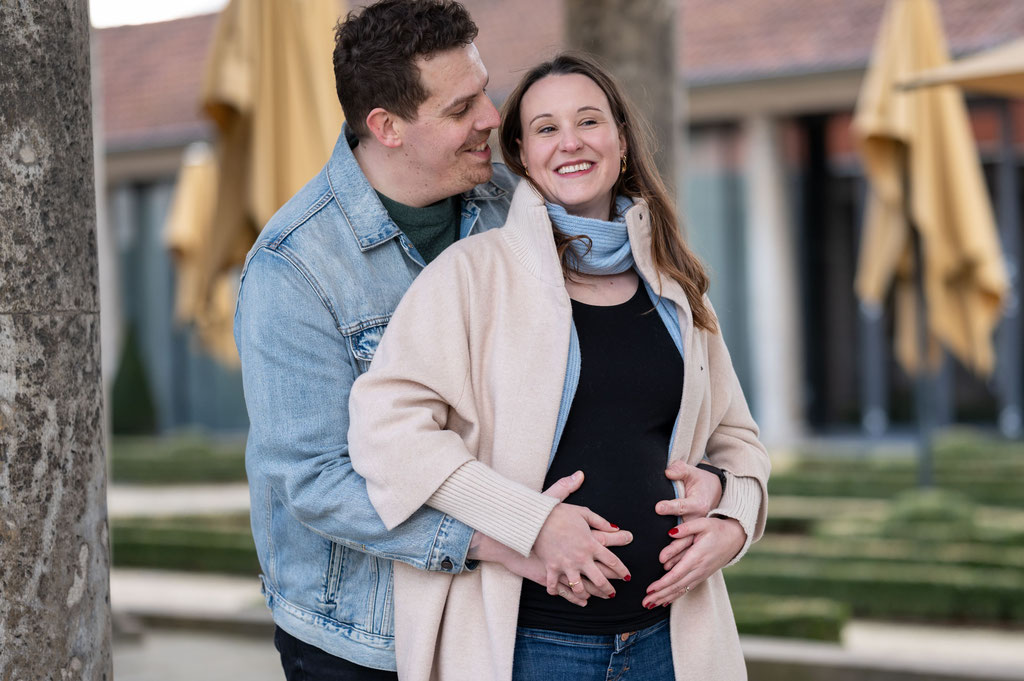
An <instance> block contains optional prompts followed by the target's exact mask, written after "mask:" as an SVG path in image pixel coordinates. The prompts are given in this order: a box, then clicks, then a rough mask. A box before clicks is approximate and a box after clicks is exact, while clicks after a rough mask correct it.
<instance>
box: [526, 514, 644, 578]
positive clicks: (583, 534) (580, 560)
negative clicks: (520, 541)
mask: <svg viewBox="0 0 1024 681" xmlns="http://www.w3.org/2000/svg"><path fill="white" fill-rule="evenodd" d="M592 530H597V531H598V532H604V533H614V532H616V531H618V530H619V528H618V527H616V526H615V525H612V524H611V523H609V522H608V521H607V520H605V519H604V518H602V517H601V516H599V515H597V514H596V513H594V512H593V511H591V510H590V509H588V508H586V507H583V506H575V505H573V504H566V503H561V504H559V505H558V506H555V508H554V509H552V511H551V514H550V515H548V518H547V520H546V521H545V523H544V525H543V527H541V530H540V534H538V535H537V539H536V541H535V542H534V544H533V553H534V555H536V556H537V558H539V559H540V561H541V562H542V563H543V565H544V568H545V572H546V578H545V583H546V585H547V590H548V593H549V594H551V595H552V596H555V595H558V589H559V581H560V579H561V578H562V577H563V576H564V578H565V583H566V584H567V585H568V586H570V587H571V588H572V591H573V593H575V594H576V595H577V596H580V597H582V596H583V595H584V594H585V593H586V587H584V585H583V578H586V579H589V580H590V582H591V583H592V584H593V585H594V587H596V588H597V590H598V592H599V593H601V594H603V595H604V596H610V595H611V594H613V593H615V588H614V587H613V586H612V585H611V583H610V582H609V581H608V578H607V577H606V576H605V574H604V572H603V571H602V570H601V566H602V565H603V566H605V567H607V568H608V569H610V570H611V572H612V573H613V575H614V576H615V577H618V578H619V579H624V580H626V581H629V570H628V569H627V568H626V566H625V565H623V563H622V561H621V560H619V559H618V558H617V557H616V555H615V554H614V553H612V552H611V551H609V550H608V548H607V547H606V546H605V543H606V542H603V541H601V540H599V539H598V538H596V537H595V535H594V533H593V532H592Z"/></svg>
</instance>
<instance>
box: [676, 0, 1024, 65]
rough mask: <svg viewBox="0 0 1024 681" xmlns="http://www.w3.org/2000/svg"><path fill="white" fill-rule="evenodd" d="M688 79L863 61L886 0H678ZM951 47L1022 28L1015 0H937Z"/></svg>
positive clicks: (1001, 37) (1023, 15)
mask: <svg viewBox="0 0 1024 681" xmlns="http://www.w3.org/2000/svg"><path fill="white" fill-rule="evenodd" d="M680 2H681V7H682V13H683V26H684V34H683V35H684V39H683V41H682V44H681V45H680V48H681V52H682V55H681V63H682V65H683V67H684V68H685V74H686V77H687V79H688V80H689V82H690V83H691V84H695V85H696V84H705V83H722V82H729V81H738V80H757V79H762V78H772V77H777V76H784V75H792V74H800V73H815V72H828V71H837V70H845V69H851V68H863V67H864V66H865V65H866V64H867V61H868V57H869V56H870V54H871V48H872V46H873V45H874V41H875V36H876V34H877V33H878V27H879V25H880V23H881V20H882V12H883V10H884V8H885V0H727V1H723V0H680ZM938 5H939V10H940V13H941V15H942V20H943V25H944V28H945V30H946V38H947V40H948V41H949V44H950V48H951V49H952V50H953V52H954V53H955V54H962V53H965V52H972V51H975V50H978V49H981V48H984V47H988V46H991V45H997V44H999V43H1002V42H1006V41H1008V40H1010V39H1012V38H1016V37H1019V36H1020V35H1021V34H1024V2H1021V1H1020V0H938Z"/></svg>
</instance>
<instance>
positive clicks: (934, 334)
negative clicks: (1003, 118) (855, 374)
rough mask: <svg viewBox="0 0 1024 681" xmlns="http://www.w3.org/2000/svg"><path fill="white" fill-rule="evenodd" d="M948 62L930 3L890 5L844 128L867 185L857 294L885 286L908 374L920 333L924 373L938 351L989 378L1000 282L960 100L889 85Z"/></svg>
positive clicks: (904, 0)
mask: <svg viewBox="0 0 1024 681" xmlns="http://www.w3.org/2000/svg"><path fill="white" fill-rule="evenodd" d="M948 61H949V53H948V50H947V48H946V41H945V38H944V36H943V33H942V27H941V24H940V20H939V14H938V11H937V9H936V7H935V4H934V2H933V0H890V2H889V4H888V5H887V6H886V10H885V15H884V18H883V22H882V28H881V31H880V34H879V37H878V40H877V42H876V43H875V48H874V51H873V53H872V57H871V64H870V67H869V69H868V72H867V74H866V75H865V79H864V84H863V86H862V88H861V92H860V96H859V98H858V100H857V109H856V114H855V117H854V122H853V129H854V133H855V137H856V138H857V140H858V143H859V147H860V150H861V153H862V155H863V159H864V167H865V171H866V173H867V176H868V180H869V182H870V196H869V199H868V210H867V213H866V221H865V228H864V238H863V240H862V243H861V250H860V255H859V262H858V268H857V278H856V282H855V287H856V292H857V295H858V296H859V297H860V298H861V299H862V300H863V301H865V302H866V303H869V304H880V303H881V301H882V300H883V298H884V296H885V294H886V293H887V291H888V290H889V288H890V287H893V288H894V289H895V291H894V294H895V302H896V311H895V313H896V319H895V322H896V346H897V357H898V359H899V360H900V363H901V364H902V365H903V367H904V368H905V369H906V370H907V371H908V372H910V373H916V372H917V371H919V370H920V369H921V368H923V366H924V364H923V363H922V359H923V358H922V356H921V355H922V345H923V344H922V343H921V342H919V338H920V337H921V336H924V335H926V336H927V339H928V349H929V353H928V354H929V359H930V362H929V363H930V364H931V366H932V367H935V365H936V364H937V361H938V358H939V356H940V353H939V352H938V346H939V345H941V346H944V347H945V348H947V349H948V350H949V351H950V352H951V353H952V354H953V355H954V356H956V357H957V358H958V359H959V360H960V361H961V362H962V363H963V364H964V365H966V366H967V367H969V368H971V369H972V370H974V371H976V372H977V373H980V374H988V373H990V372H991V371H992V368H993V365H994V352H993V348H992V332H993V330H994V328H995V326H996V324H997V323H998V321H999V317H1000V314H1001V307H1002V302H1003V297H1004V295H1005V292H1006V289H1007V275H1006V271H1005V267H1004V264H1003V257H1002V253H1001V251H1000V245H999V239H998V236H997V233H996V229H995V223H994V220H993V217H992V208H991V205H990V203H989V198H988V194H987V193H986V190H985V183H984V181H983V178H982V173H981V165H980V163H979V159H978V153H977V149H976V148H975V146H974V141H973V138H972V136H971V129H970V125H969V121H968V117H967V110H966V107H965V105H964V101H963V95H962V94H961V93H960V91H959V90H957V89H956V88H953V87H949V86H942V87H934V88H922V89H915V90H907V89H903V88H899V87H896V86H897V84H898V83H901V82H904V81H906V80H908V79H909V78H910V77H911V76H912V75H913V74H917V73H919V72H921V71H924V70H925V69H929V68H936V67H940V66H943V65H944V64H947V63H948ZM912 230H916V240H917V243H918V245H919V248H920V258H919V260H920V266H921V267H922V268H923V271H922V272H920V274H918V273H917V272H916V268H917V267H918V263H917V261H916V260H917V259H915V257H914V243H915V233H914V232H912ZM918 277H920V280H921V287H922V289H923V293H924V304H925V311H926V314H924V315H919V314H918V311H917V308H918V306H917V303H916V300H917V295H918V286H917V279H918ZM922 316H923V317H924V319H926V327H927V329H926V334H920V336H919V328H918V323H919V320H920V318H921V317H922Z"/></svg>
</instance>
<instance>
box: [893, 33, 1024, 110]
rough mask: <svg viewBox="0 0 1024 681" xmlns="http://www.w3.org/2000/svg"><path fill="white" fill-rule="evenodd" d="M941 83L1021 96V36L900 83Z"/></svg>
mask: <svg viewBox="0 0 1024 681" xmlns="http://www.w3.org/2000/svg"><path fill="white" fill-rule="evenodd" d="M942 84H949V85H959V86H960V87H963V88H966V89H968V90H978V91H979V92H987V93H989V94H995V95H1002V96H1004V97H1024V38H1018V39H1017V40H1014V41H1012V42H1009V43H1006V44H1005V45H1000V46H998V47H993V48H992V49H990V50H985V51H984V52H979V53H978V54H975V55H971V56H969V57H964V58H962V59H957V60H956V61H954V62H952V63H950V64H947V65H946V66H940V67H938V68H934V69H928V70H927V71H924V72H922V73H918V74H915V75H914V76H913V77H912V78H910V79H909V80H908V81H906V82H905V83H904V84H903V86H904V87H921V86H924V85H942Z"/></svg>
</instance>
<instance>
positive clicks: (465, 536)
mask: <svg viewBox="0 0 1024 681" xmlns="http://www.w3.org/2000/svg"><path fill="white" fill-rule="evenodd" d="M473 532H474V530H473V528H472V527H470V526H468V525H464V524H463V523H460V522H459V521H458V520H456V519H455V518H453V517H451V516H450V515H446V516H444V518H443V519H442V520H441V525H440V526H439V527H438V528H437V536H436V537H434V545H433V546H432V547H431V548H430V558H429V559H428V561H427V570H430V571H433V572H449V573H451V574H453V575H457V574H459V573H460V572H462V571H463V570H465V569H473V568H474V567H475V566H476V565H475V564H476V561H473V560H469V561H467V560H466V554H468V553H469V543H470V541H471V540H472V539H473Z"/></svg>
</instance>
